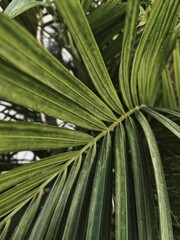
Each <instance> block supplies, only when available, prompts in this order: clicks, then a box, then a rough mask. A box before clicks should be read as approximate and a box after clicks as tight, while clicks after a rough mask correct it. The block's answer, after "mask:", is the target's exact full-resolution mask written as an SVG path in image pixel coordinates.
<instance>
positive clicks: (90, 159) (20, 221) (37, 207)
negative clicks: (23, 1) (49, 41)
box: [0, 0, 180, 240]
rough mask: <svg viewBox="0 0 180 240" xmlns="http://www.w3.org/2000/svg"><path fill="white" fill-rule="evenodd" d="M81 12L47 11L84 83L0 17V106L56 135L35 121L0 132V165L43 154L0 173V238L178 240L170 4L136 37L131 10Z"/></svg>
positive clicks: (128, 6)
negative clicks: (17, 110) (17, 156)
mask: <svg viewBox="0 0 180 240" xmlns="http://www.w3.org/2000/svg"><path fill="white" fill-rule="evenodd" d="M37 2H38V1H36V3H37ZM91 2H92V1H91V0H90V1H81V3H80V1H77V0H75V1H65V0H61V1H55V3H54V4H51V6H54V8H53V9H51V10H50V11H52V12H53V11H54V15H53V14H52V16H53V17H54V18H56V19H55V21H54V22H56V23H57V24H59V25H58V26H60V25H61V24H62V25H63V27H62V28H59V30H58V27H57V26H56V28H55V29H56V31H57V30H58V32H56V34H57V35H58V34H61V36H63V38H64V40H63V44H64V43H66V44H64V45H62V46H63V47H65V48H66V49H70V52H71V53H72V65H74V72H75V71H76V70H77V71H78V70H79V72H80V74H79V76H81V77H82V78H83V77H85V80H84V81H83V80H82V79H81V80H79V79H78V78H77V77H75V76H74V75H73V74H71V73H70V72H69V71H68V70H67V69H66V68H65V67H64V66H62V64H61V63H59V61H58V60H57V59H55V58H54V57H53V56H52V55H51V54H50V53H49V52H48V51H46V50H45V49H44V48H43V47H42V46H40V44H39V43H38V42H37V41H36V40H35V39H34V37H32V35H31V34H30V33H28V32H27V31H26V30H25V29H24V27H21V26H20V25H19V24H18V23H17V22H16V21H15V20H11V19H9V18H8V17H7V16H5V15H4V14H0V25H1V28H0V77H1V85H0V97H1V98H3V99H5V100H7V101H8V100H9V101H12V102H13V103H15V104H19V105H22V106H24V107H25V108H28V109H32V110H29V111H33V110H35V111H37V112H39V114H41V113H44V114H47V116H45V118H48V116H52V117H54V119H53V120H54V121H53V124H54V125H55V126H49V125H47V124H44V123H45V121H44V120H43V119H41V121H40V123H41V124H38V123H37V119H36V120H35V117H34V119H31V121H32V123H28V122H22V121H21V122H15V121H1V122H0V133H1V134H0V151H1V153H6V154H3V155H0V157H1V159H3V157H5V159H6V158H7V157H8V152H11V153H12V151H21V150H32V151H35V152H34V153H36V151H37V150H38V151H39V150H43V152H46V153H48V154H47V155H46V156H49V155H50V156H49V157H46V158H43V159H40V160H38V161H33V162H31V163H29V164H24V165H23V166H21V167H18V168H15V169H13V170H11V171H8V172H2V174H0V193H1V195H0V217H1V221H0V238H2V239H22V240H23V239H32V240H34V239H37V240H38V239H41V240H43V239H46V240H49V239H107V240H109V239H118V240H120V239H124V240H127V239H133V240H136V239H142V240H144V239H149V240H150V239H161V240H164V239H173V230H175V231H174V233H175V234H174V236H175V237H177V239H178V231H177V229H178V228H177V226H178V214H179V211H178V206H179V204H178V203H177V202H178V199H179V197H178V192H179V188H178V181H179V172H178V167H177V162H176V160H175V159H179V158H180V152H179V148H178V147H177V146H178V145H179V142H178V140H179V139H178V138H179V132H180V128H179V125H178V124H179V117H180V112H179V109H177V107H178V92H177V89H176V86H178V82H179V80H178V69H177V65H178V61H179V60H178V51H177V46H176V49H175V50H174V51H175V52H174V55H173V62H172V64H174V65H173V66H169V65H168V64H169V62H168V56H170V54H171V53H172V51H173V49H174V47H175V43H176V40H177V38H178V31H179V29H178V27H176V28H175V29H173V32H170V34H169V35H168V33H169V31H170V30H171V29H172V28H174V27H175V26H176V25H175V22H176V13H177V6H178V1H177V0H172V1H171V2H170V3H167V2H165V3H162V1H160V0H156V1H155V2H154V3H153V4H152V10H150V11H151V12H150V17H149V18H148V20H147V23H146V26H145V28H144V27H143V28H142V29H141V31H142V35H141V33H139V32H138V31H137V33H138V34H137V36H136V30H137V29H136V26H137V21H138V12H139V7H140V3H141V1H140V2H139V1H135V2H132V1H131V0H129V1H128V2H127V3H122V2H120V3H119V1H111V0H110V1H107V3H105V2H104V3H103V4H102V5H101V6H100V7H98V8H97V9H93V4H92V5H91ZM133 3H134V4H135V5H133ZM12 4H13V2H12ZM146 4H147V5H146ZM146 4H144V5H142V6H143V7H144V6H145V7H146V6H148V4H149V1H146ZM90 5H91V8H90V11H89V12H87V10H88V9H89V6H90ZM142 6H141V7H142ZM26 7H28V6H25V8H26ZM56 8H57V9H56ZM83 8H84V9H83ZM170 8H171V9H170ZM3 9H4V7H3ZM12 10H13V9H12ZM56 10H58V11H59V12H56ZM126 11H127V14H126V20H125V25H124V15H125V12H126ZM85 12H86V14H87V15H88V16H86V14H85ZM112 12H114V15H113V13H112ZM27 13H28V11H27ZM131 13H132V14H131ZM91 14H92V15H91ZM66 24H67V26H66ZM154 26H157V27H158V28H159V29H160V30H161V31H157V29H155V28H154ZM109 27H110V29H109ZM123 28H124V29H123ZM62 29H63V30H62ZM61 31H64V32H61ZM93 34H94V36H93ZM151 34H152V36H151ZM58 39H60V38H58ZM95 39H96V40H97V42H96V41H95ZM122 39H123V40H122ZM122 41H123V42H122ZM118 45H119V46H118ZM121 46H122V50H121V49H120V48H121ZM60 49H62V48H60ZM99 49H100V50H101V52H102V55H103V56H104V58H105V61H106V62H104V60H103V58H102V56H101V53H100V50H99ZM153 49H154V52H153V51H152V50H153ZM134 50H135V55H134ZM120 52H122V53H121V57H120V64H119V61H118V62H116V60H117V58H119V55H120ZM126 53H128V54H126ZM81 58H82V59H83V62H84V63H83V64H84V65H85V67H86V69H87V72H86V70H85V68H84V65H83V66H81V64H82V63H81ZM108 58H110V59H108ZM151 59H153V61H151ZM73 60H74V61H73ZM110 60H112V62H111V61H110ZM170 61H171V59H170ZM119 65H120V66H119ZM165 65H166V66H168V68H166V69H164V66H165ZM119 67H120V68H119ZM148 67H149V69H150V70H151V71H150V74H149V75H148V76H147V72H148V71H147V70H148ZM76 68H77V69H76ZM81 68H82V69H81ZM111 68H112V69H115V73H113V74H111ZM118 69H119V79H118ZM108 70H110V71H109V73H110V74H111V77H110V74H109V73H108ZM112 71H113V70H112ZM171 71H172V72H171ZM165 73H166V75H165ZM77 76H78V74H77ZM161 76H162V81H165V82H162V83H161ZM112 80H113V82H112ZM88 81H92V83H93V84H94V86H95V89H94V88H92V87H91V89H90V88H89V87H88V86H90V84H89V82H88ZM119 81H120V82H119ZM82 82H85V83H86V85H85V84H83V83H82ZM118 82H119V83H120V91H119V87H118ZM161 84H162V85H161ZM163 84H164V86H165V87H166V89H167V86H170V87H171V91H170V94H169V92H168V91H167V90H166V91H164V88H163V89H161V88H160V87H161V86H163ZM92 89H93V91H92ZM141 90H142V91H141ZM160 90H161V91H160ZM96 91H97V92H96ZM158 91H159V92H158ZM121 94H122V95H121ZM161 94H162V95H161ZM161 96H168V97H170V99H168V101H167V102H165V101H164V100H163V101H162V99H161ZM120 99H121V100H120ZM140 103H143V104H142V105H140ZM144 104H146V105H144ZM12 106H13V105H12ZM133 106H135V107H133ZM150 106H151V107H150ZM152 106H153V107H152ZM155 106H156V107H155ZM161 106H163V107H164V108H162V107H161ZM171 108H173V109H171ZM127 109H128V110H127ZM113 112H115V113H113ZM4 114H6V113H4ZM116 114H120V116H117V115H116ZM32 116H35V114H34V115H33V114H32ZM32 118H33V117H32ZM14 119H15V120H16V121H17V119H16V118H14ZM58 119H60V120H64V121H67V122H68V123H73V124H75V125H74V126H73V130H70V129H67V126H66V125H65V127H59V126H57V121H58ZM27 121H28V120H27ZM47 122H48V121H47ZM49 123H51V124H52V122H51V121H50V122H49ZM164 127H166V128H167V129H166V128H164ZM166 130H167V131H166ZM53 149H54V150H53ZM12 154H14V153H12ZM11 161H13V159H12V160H11ZM169 163H170V164H169ZM157 213H158V214H157ZM171 214H172V216H173V219H171ZM172 220H173V221H172ZM172 227H173V228H174V229H172Z"/></svg>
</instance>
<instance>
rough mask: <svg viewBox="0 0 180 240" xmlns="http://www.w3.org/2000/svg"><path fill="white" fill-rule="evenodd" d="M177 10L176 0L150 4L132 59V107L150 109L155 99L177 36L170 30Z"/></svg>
mask: <svg viewBox="0 0 180 240" xmlns="http://www.w3.org/2000/svg"><path fill="white" fill-rule="evenodd" d="M178 7H179V2H178V1H177V0H173V1H171V2H170V4H169V2H162V1H161V0H157V1H155V2H154V5H153V8H152V12H151V14H150V17H149V19H148V22H147V24H146V26H145V29H144V32H143V35H142V37H141V39H140V42H139V45H138V48H137V50H136V53H135V57H134V60H133V67H132V74H131V92H132V96H133V101H134V103H135V104H136V105H138V104H139V102H141V103H144V104H148V105H149V106H152V105H153V104H154V102H155V100H156V98H157V94H158V89H159V81H158V80H159V77H160V75H161V72H162V70H163V68H164V66H165V63H166V62H167V59H168V57H169V55H170V53H171V52H172V49H173V48H174V46H175V44H176V39H177V36H178V34H179V29H176V30H173V31H172V29H173V24H174V21H175V20H176V16H177V13H178ZM158 29H161V31H159V30H158ZM176 34H177V35H176ZM175 35H176V37H175ZM165 49H166V51H165ZM147 73H148V74H147ZM137 84H138V92H137ZM149 89H151V91H150V92H149ZM138 94H139V98H140V99H138Z"/></svg>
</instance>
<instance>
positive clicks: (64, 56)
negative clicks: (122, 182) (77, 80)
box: [61, 48, 73, 63]
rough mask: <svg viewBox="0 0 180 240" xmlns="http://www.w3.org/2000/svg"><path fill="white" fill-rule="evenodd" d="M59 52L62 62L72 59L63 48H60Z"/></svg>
mask: <svg viewBox="0 0 180 240" xmlns="http://www.w3.org/2000/svg"><path fill="white" fill-rule="evenodd" d="M61 54H62V59H63V61H64V62H66V63H67V62H69V61H73V58H72V55H71V54H70V53H69V52H68V51H67V50H66V49H65V48H62V51H61Z"/></svg>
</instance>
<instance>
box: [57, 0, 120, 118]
mask: <svg viewBox="0 0 180 240" xmlns="http://www.w3.org/2000/svg"><path fill="white" fill-rule="evenodd" d="M56 4H57V7H58V9H59V11H60V12H61V14H62V16H63V18H64V20H65V21H66V23H67V25H68V27H69V29H70V31H71V34H72V35H73V37H74V40H75V42H76V45H77V47H78V49H79V51H80V53H81V56H82V58H83V60H84V63H85V65H86V67H87V70H88V72H89V74H90V76H91V79H92V81H93V83H94V85H95V87H96V89H97V90H98V92H99V94H100V95H101V97H102V98H103V100H104V101H105V102H106V103H107V104H108V105H109V106H110V107H111V108H112V109H113V110H115V111H116V112H118V113H123V112H124V111H123V107H122V104H121V102H120V100H119V98H118V95H117V93H116V91H115V88H114V86H113V84H112V81H111V79H110V77H109V74H108V72H107V69H106V67H105V64H104V61H103V59H102V57H101V54H100V51H99V49H98V46H97V44H96V42H95V40H94V37H93V34H92V32H91V29H90V26H89V24H88V21H87V18H86V16H85V14H84V12H83V10H82V8H81V4H80V3H79V2H78V1H65V0H63V1H62V0H61V1H56Z"/></svg>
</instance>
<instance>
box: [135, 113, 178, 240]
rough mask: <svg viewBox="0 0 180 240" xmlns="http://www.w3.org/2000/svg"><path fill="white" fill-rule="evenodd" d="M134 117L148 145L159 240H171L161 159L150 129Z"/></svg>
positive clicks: (140, 118) (168, 210) (170, 224)
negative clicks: (154, 188)
mask: <svg viewBox="0 0 180 240" xmlns="http://www.w3.org/2000/svg"><path fill="white" fill-rule="evenodd" d="M136 117H137V119H138V121H139V123H140V125H141V126H142V128H143V130H144V134H145V136H146V140H147V143H148V147H149V151H150V155H151V159H152V165H153V169H154V175H155V181H156V188H157V196H158V206H159V221H160V234H161V239H173V231H172V222H171V213H170V206H169V200H168V193H167V186H166V181H165V176H164V171H163V167H162V162H161V157H160V154H159V149H158V146H157V143H156V139H155V137H154V134H153V132H152V129H151V127H150V125H149V123H148V121H147V120H146V118H145V117H144V116H143V114H142V113H140V112H137V113H136Z"/></svg>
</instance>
